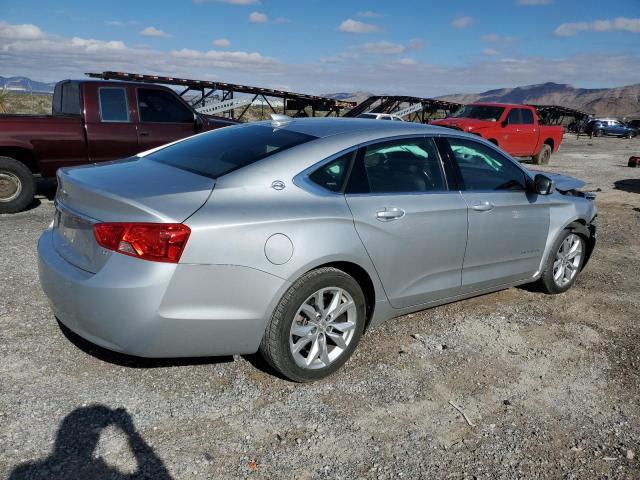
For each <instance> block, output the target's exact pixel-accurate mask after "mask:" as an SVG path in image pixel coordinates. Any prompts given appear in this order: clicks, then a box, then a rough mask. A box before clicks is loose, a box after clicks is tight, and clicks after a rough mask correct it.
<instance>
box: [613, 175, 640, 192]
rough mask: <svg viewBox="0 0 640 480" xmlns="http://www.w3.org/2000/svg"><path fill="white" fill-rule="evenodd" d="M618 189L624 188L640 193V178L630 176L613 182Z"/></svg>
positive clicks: (624, 189) (626, 190) (627, 190)
mask: <svg viewBox="0 0 640 480" xmlns="http://www.w3.org/2000/svg"><path fill="white" fill-rule="evenodd" d="M613 185H614V187H615V188H616V190H623V191H625V192H629V193H640V178H629V179H627V180H617V181H615V182H613Z"/></svg>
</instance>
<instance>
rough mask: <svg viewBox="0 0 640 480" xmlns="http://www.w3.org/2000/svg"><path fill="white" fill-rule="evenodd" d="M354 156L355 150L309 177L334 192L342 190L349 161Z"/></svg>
mask: <svg viewBox="0 0 640 480" xmlns="http://www.w3.org/2000/svg"><path fill="white" fill-rule="evenodd" d="M352 157H353V152H349V153H346V154H344V155H342V156H340V157H339V158H336V159H335V160H333V161H331V162H329V163H327V164H325V165H323V166H322V167H320V168H319V169H318V170H316V171H315V172H313V173H312V174H311V175H309V179H310V180H311V181H312V182H314V183H316V184H318V185H320V186H321V187H323V188H326V189H327V190H330V191H332V192H338V191H340V189H342V185H343V184H344V180H345V178H346V176H347V170H348V169H349V162H350V161H351V158H352Z"/></svg>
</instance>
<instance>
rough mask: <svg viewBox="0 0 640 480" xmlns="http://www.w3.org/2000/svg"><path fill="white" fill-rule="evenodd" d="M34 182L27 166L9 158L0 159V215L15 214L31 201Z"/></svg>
mask: <svg viewBox="0 0 640 480" xmlns="http://www.w3.org/2000/svg"><path fill="white" fill-rule="evenodd" d="M35 191H36V182H35V180H34V179H33V174H32V173H31V171H30V170H29V169H28V168H27V166H26V165H25V164H23V163H21V162H19V161H17V160H15V159H13V158H10V157H0V213H15V212H20V211H22V210H24V209H25V208H27V207H28V206H29V204H30V203H31V202H32V201H33V196H34V195H35Z"/></svg>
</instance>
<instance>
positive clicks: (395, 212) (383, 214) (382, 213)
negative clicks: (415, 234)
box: [376, 207, 404, 222]
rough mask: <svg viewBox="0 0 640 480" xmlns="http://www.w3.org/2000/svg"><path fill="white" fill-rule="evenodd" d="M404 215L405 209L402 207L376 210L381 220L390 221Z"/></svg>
mask: <svg viewBox="0 0 640 480" xmlns="http://www.w3.org/2000/svg"><path fill="white" fill-rule="evenodd" d="M402 217H404V210H402V209H401V208H395V207H393V208H385V209H384V210H379V211H377V212H376V218H377V219H378V220H380V221H381V222H389V221H391V220H397V219H398V218H402Z"/></svg>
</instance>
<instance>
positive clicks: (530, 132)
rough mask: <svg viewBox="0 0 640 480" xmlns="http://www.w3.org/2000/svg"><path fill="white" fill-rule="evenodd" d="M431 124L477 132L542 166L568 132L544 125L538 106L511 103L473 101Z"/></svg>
mask: <svg viewBox="0 0 640 480" xmlns="http://www.w3.org/2000/svg"><path fill="white" fill-rule="evenodd" d="M431 123H432V124H433V125H440V126H442V127H449V128H456V129H458V130H463V131H465V132H469V133H474V134H476V135H479V136H481V137H482V138H486V139H487V140H489V141H490V142H492V143H495V144H496V145H498V146H499V147H500V148H502V149H503V150H504V151H506V152H507V153H509V154H510V155H512V156H514V157H532V159H533V163H535V164H538V165H541V164H547V163H549V159H550V158H551V153H552V152H557V151H558V148H560V143H562V135H563V133H564V132H563V128H562V126H559V125H558V126H550V125H540V124H539V123H538V112H536V109H535V108H534V107H531V106H529V105H511V104H508V103H472V104H469V105H465V106H464V107H462V108H461V109H460V110H459V111H458V112H456V113H455V114H454V115H453V116H452V117H448V118H445V119H442V120H435V121H433V122H431Z"/></svg>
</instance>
